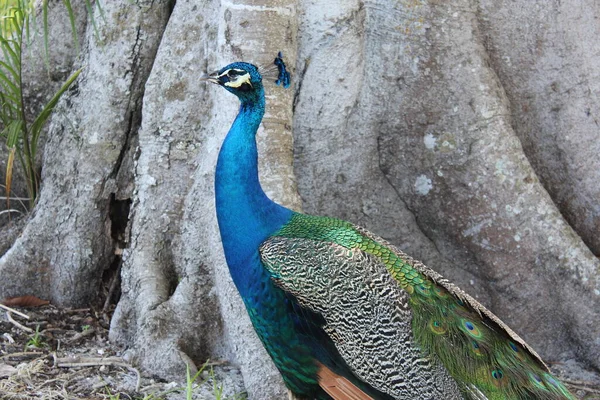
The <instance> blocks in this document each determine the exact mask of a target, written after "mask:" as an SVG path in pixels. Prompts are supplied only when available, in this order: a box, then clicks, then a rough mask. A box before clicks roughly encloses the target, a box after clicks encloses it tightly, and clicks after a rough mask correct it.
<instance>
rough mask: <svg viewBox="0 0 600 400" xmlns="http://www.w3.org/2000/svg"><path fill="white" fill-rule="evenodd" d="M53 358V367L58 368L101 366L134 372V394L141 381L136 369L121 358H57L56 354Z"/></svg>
mask: <svg viewBox="0 0 600 400" xmlns="http://www.w3.org/2000/svg"><path fill="white" fill-rule="evenodd" d="M52 356H53V357H54V365H55V366H56V367H60V368H79V367H98V366H102V365H107V366H113V367H122V368H127V369H128V370H130V371H133V372H135V375H136V376H137V382H136V385H135V390H136V392H139V390H140V381H141V379H142V377H141V374H140V371H138V370H137V368H135V367H133V366H131V365H129V364H128V363H126V362H125V361H124V360H123V359H122V358H121V357H106V358H94V357H65V358H57V357H56V354H53V355H52Z"/></svg>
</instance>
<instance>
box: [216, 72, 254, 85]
mask: <svg viewBox="0 0 600 400" xmlns="http://www.w3.org/2000/svg"><path fill="white" fill-rule="evenodd" d="M229 71H231V70H230V69H228V70H227V71H224V72H223V73H222V74H221V76H223V75H227V76H228V77H229V79H230V81H229V82H225V86H229V87H232V88H239V87H240V86H242V85H243V84H244V83H247V84H248V85H250V87H252V83H251V82H250V74H249V73H248V72H245V71H244V72H245V73H244V74H243V75H235V76H231V74H229ZM235 71H241V70H237V69H236V70H235Z"/></svg>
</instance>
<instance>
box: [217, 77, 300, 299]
mask: <svg viewBox="0 0 600 400" xmlns="http://www.w3.org/2000/svg"><path fill="white" fill-rule="evenodd" d="M240 100H241V106H240V111H239V113H238V115H237V117H236V119H235V121H234V122H233V125H232V126H231V129H230V130H229V133H228V134H227V137H226V138H225V141H224V142H223V146H222V147H221V151H220V152H219V158H218V161H217V171H216V176H215V192H216V208H217V219H218V222H219V230H220V231H221V240H222V242H223V248H224V250H225V258H226V259H227V264H228V265H229V269H230V272H231V276H232V278H233V281H234V283H235V284H236V286H237V288H238V290H239V291H240V294H241V295H242V297H245V295H246V294H248V291H249V290H250V288H249V285H251V282H250V281H251V280H252V279H251V276H256V274H259V275H263V274H266V273H265V272H264V270H263V269H262V265H260V262H259V260H258V258H257V254H258V247H259V246H260V244H261V243H262V242H263V241H264V240H265V239H267V238H268V237H269V236H270V235H271V234H273V233H274V232H275V231H277V230H278V229H279V228H281V226H283V225H284V224H285V223H286V222H288V221H289V219H290V218H291V216H292V211H290V210H288V209H286V208H284V207H282V206H280V205H278V204H276V203H275V202H273V201H272V200H271V199H269V198H268V197H267V195H266V194H265V193H264V191H263V190H262V188H261V186H260V182H259V180H258V151H257V148H256V138H255V136H256V131H257V130H258V127H259V125H260V122H261V120H262V117H263V115H264V113H265V97H264V90H263V88H262V87H260V88H257V90H256V91H255V92H253V94H252V96H248V97H246V98H241V97H240Z"/></svg>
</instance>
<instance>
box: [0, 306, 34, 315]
mask: <svg viewBox="0 0 600 400" xmlns="http://www.w3.org/2000/svg"><path fill="white" fill-rule="evenodd" d="M0 308H4V309H5V310H6V311H8V312H11V313H13V314H17V315H18V316H19V317H23V318H25V319H29V315H27V314H23V313H22V312H20V311H17V310H15V309H14V308H10V307H9V306H5V305H4V304H2V303H0Z"/></svg>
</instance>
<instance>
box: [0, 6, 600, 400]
mask: <svg viewBox="0 0 600 400" xmlns="http://www.w3.org/2000/svg"><path fill="white" fill-rule="evenodd" d="M74 3H77V2H74ZM572 3H574V2H572V1H563V2H559V1H556V2H555V1H551V2H547V1H545V2H542V1H530V0H516V1H508V0H500V1H497V0H494V1H492V0H455V1H453V2H440V1H433V0H400V1H397V0H395V1H392V0H373V1H359V0H350V1H349V0H332V1H328V2H315V1H306V0H297V1H295V0H277V1H267V0H231V1H229V0H228V1H225V0H223V1H218V0H187V1H184V0H180V1H177V2H175V1H151V0H138V1H136V2H131V1H104V2H102V4H103V9H104V14H105V17H104V18H101V17H100V16H99V15H98V16H96V21H97V23H98V28H99V36H98V37H96V36H95V34H94V30H93V28H92V25H91V23H89V22H86V19H85V9H84V8H83V7H80V8H77V9H76V11H77V13H78V14H77V15H78V16H79V17H78V21H79V22H78V24H79V25H78V26H79V29H80V30H81V33H80V35H79V36H80V38H82V46H81V47H82V48H81V54H80V55H79V56H78V57H75V54H74V52H73V50H72V48H71V47H69V46H64V49H65V50H61V51H63V52H62V53H60V56H57V57H59V58H57V59H56V60H51V64H54V68H57V71H59V72H60V73H59V72H57V73H56V75H55V76H57V77H58V76H60V79H58V82H59V83H58V84H60V81H61V80H63V79H64V77H65V76H67V75H68V73H69V71H70V70H71V69H77V68H80V67H83V68H84V70H83V73H82V74H81V76H80V78H79V79H78V81H77V82H76V84H75V86H74V87H73V88H72V89H71V90H70V91H69V92H68V93H66V94H65V96H64V98H63V99H62V101H61V102H60V103H59V106H58V107H57V111H56V113H55V115H54V116H53V118H52V122H51V124H50V127H49V130H48V134H47V142H46V145H45V151H44V157H43V163H42V168H43V169H42V178H43V182H42V190H41V195H40V198H39V200H38V203H37V205H36V207H35V209H34V210H33V212H32V213H31V215H30V216H29V217H28V218H27V220H26V222H25V223H24V225H23V226H24V227H23V229H22V232H21V234H20V236H18V238H16V240H15V241H14V243H13V244H12V247H10V248H9V249H8V250H7V251H6V252H5V253H4V255H3V256H2V258H0V276H1V277H2V279H1V281H0V299H1V298H5V297H11V296H19V295H26V294H33V295H36V296H38V297H40V298H45V299H49V300H50V301H51V302H52V303H54V304H57V305H62V306H81V305H87V304H90V303H92V304H93V303H95V302H98V296H99V292H100V287H101V281H102V276H103V274H104V273H105V272H106V271H107V270H110V269H114V268H115V266H117V265H120V266H121V268H122V269H121V296H120V299H119V302H118V305H117V307H116V310H115V312H114V315H113V319H112V321H111V333H110V335H111V340H112V341H113V342H114V343H115V344H116V345H119V346H122V347H123V349H124V350H125V352H126V355H127V356H128V357H130V359H131V360H132V362H135V363H136V364H137V365H139V366H140V367H141V368H142V369H143V370H144V371H145V372H146V373H148V374H151V375H155V376H159V377H162V378H169V379H173V378H177V379H181V377H183V376H185V375H184V374H185V372H184V371H185V365H186V363H189V362H190V360H191V361H192V362H194V363H196V364H197V365H201V364H202V363H204V362H205V361H206V360H207V359H209V358H210V359H225V360H228V361H229V362H230V366H228V367H226V368H224V372H228V373H230V374H232V375H235V374H237V373H238V372H239V373H241V377H242V378H243V384H241V383H239V384H237V383H235V382H237V381H236V380H235V379H233V380H232V381H231V382H234V383H232V386H233V387H232V388H230V389H231V390H232V391H233V392H235V391H242V390H246V391H247V392H248V394H249V397H250V398H251V399H271V398H283V397H284V395H285V389H284V387H283V384H282V381H281V379H280V377H279V375H278V373H277V371H276V369H275V367H274V366H273V364H272V362H271V361H270V359H269V357H268V356H267V354H266V352H265V351H264V349H263V347H262V345H261V343H260V342H259V340H258V338H257V337H256V335H255V334H254V331H253V329H252V327H251V325H250V321H249V318H248V317H247V315H246V312H245V309H244V306H243V304H242V302H241V299H240V298H239V295H238V294H237V292H236V290H235V287H234V286H233V283H232V282H231V279H230V277H229V274H228V271H227V266H226V265H225V262H224V257H223V253H222V248H221V244H220V238H219V234H218V229H217V224H216V217H215V207H214V193H213V182H214V179H213V173H214V168H215V163H216V157H217V154H218V150H219V148H220V145H221V141H222V140H223V138H224V136H225V134H226V133H227V131H228V129H229V126H230V124H231V123H232V122H233V119H234V118H235V115H236V113H237V107H238V102H237V100H236V99H235V98H234V97H233V96H232V95H230V94H228V93H226V92H225V91H223V90H222V89H220V88H217V87H216V86H207V85H206V84H204V83H203V82H201V81H199V79H198V78H199V77H200V76H201V75H203V74H205V73H206V72H210V71H212V70H215V69H218V68H221V67H223V66H224V65H226V64H228V63H230V62H233V61H240V60H241V61H248V62H253V63H256V64H259V65H262V66H264V67H270V66H271V63H272V61H273V58H274V56H275V55H276V54H277V52H278V51H282V52H283V54H284V58H285V60H286V62H287V64H288V66H289V67H290V69H291V70H292V73H293V87H292V89H290V90H283V89H281V88H280V87H276V86H275V85H272V84H269V83H266V84H265V87H266V92H267V112H266V115H265V119H264V121H263V124H262V127H261V129H260V130H259V132H258V135H257V138H258V141H259V151H260V170H261V182H262V183H263V185H264V186H265V189H266V191H267V193H268V194H269V195H270V196H272V198H274V199H275V200H276V201H278V202H280V203H282V204H284V205H286V206H288V207H290V208H292V209H296V210H300V209H301V208H302V209H303V210H304V212H307V213H310V214H318V215H330V216H335V217H340V218H343V219H347V220H349V221H352V222H354V223H357V224H359V225H362V226H364V227H365V228H367V229H369V230H372V231H373V232H374V233H376V234H378V235H380V236H382V237H384V238H385V239H387V240H389V241H390V242H392V243H394V244H395V245H397V246H398V247H400V248H401V249H402V250H404V251H405V252H407V253H408V254H411V255H412V256H414V257H416V258H418V259H421V260H422V261H424V262H425V263H426V264H427V265H428V266H430V267H431V268H433V269H435V270H437V271H439V272H440V273H442V274H443V275H445V276H446V277H447V278H449V279H451V280H452V281H454V282H455V283H457V284H458V285H459V286H461V287H462V288H463V289H464V290H465V291H467V292H469V293H470V294H472V295H473V296H475V297H476V298H477V299H478V300H479V301H481V302H482V303H483V304H484V305H486V306H488V307H489V308H490V309H491V310H492V311H493V312H494V313H496V314H497V315H498V316H499V317H500V318H501V319H503V320H504V321H505V322H506V323H507V324H508V325H509V326H511V327H512V328H513V329H514V330H515V331H516V332H518V334H519V335H521V336H522V337H523V338H524V339H525V340H526V341H528V343H529V344H530V345H531V346H532V347H533V348H535V349H536V350H537V351H538V352H539V353H540V355H541V356H542V357H543V358H544V359H546V360H548V361H550V362H554V361H563V362H564V361H570V362H573V363H575V362H576V363H580V364H581V365H584V366H586V367H587V368H589V369H592V370H598V369H600V324H598V321H600V281H599V279H600V262H599V260H598V258H597V255H598V254H600V239H599V238H600V236H599V235H598V232H599V230H600V185H599V184H598V182H600V161H599V158H598V154H599V153H600V126H599V123H598V121H599V120H600V100H599V98H598V93H600V83H599V82H600V79H599V78H600V44H599V43H598V40H597V37H598V36H599V33H600V32H599V31H600V20H599V19H598V17H597V16H598V15H600V5H599V3H598V2H596V1H593V0H583V1H582V2H581V3H585V5H584V4H580V5H578V6H574V4H572ZM56 7H58V6H56ZM63 13H64V12H63ZM57 15H58V17H57V19H56V23H55V25H56V31H51V37H50V39H51V41H52V42H53V43H54V42H56V43H63V42H64V41H66V40H67V38H70V33H69V34H68V35H65V33H64V31H65V28H64V27H65V26H68V25H66V24H68V19H65V18H64V15H63V20H62V21H61V19H60V13H59V12H57ZM82 15H83V17H82ZM61 24H62V25H61ZM59 26H62V28H59ZM61 32H62V33H61ZM65 36H66V37H65ZM61 46H62V45H61ZM59 48H61V49H62V48H63V47H60V46H59ZM32 49H33V50H32V51H34V50H35V49H36V46H35V45H34V46H32ZM37 49H38V51H41V47H39V46H38V47H37ZM69 49H70V50H69ZM36 68H37V69H36ZM32 71H38V74H39V75H40V76H41V75H43V74H47V72H46V70H45V66H43V65H38V66H34V68H33V69H32ZM32 74H33V73H32ZM31 76H34V75H31ZM269 79H270V78H269ZM265 80H267V78H265ZM270 80H272V79H270ZM32 81H33V82H34V83H32V84H30V86H28V90H29V93H31V97H35V96H37V93H39V96H41V97H45V96H48V93H50V92H49V91H47V89H46V88H47V87H50V86H51V85H52V84H48V83H47V82H46V83H45V84H44V83H43V82H44V81H43V80H41V79H39V80H36V79H33V80H32ZM48 85H50V86H48ZM54 85H56V83H54ZM54 90H55V88H54ZM34 93H35V94H34ZM292 131H293V135H292ZM130 203H131V205H130V207H129V204H130ZM127 213H128V216H127ZM6 229H9V228H6ZM11 229H13V231H14V227H12V228H11ZM13 236H16V235H14V234H13ZM575 377H576V376H575Z"/></svg>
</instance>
